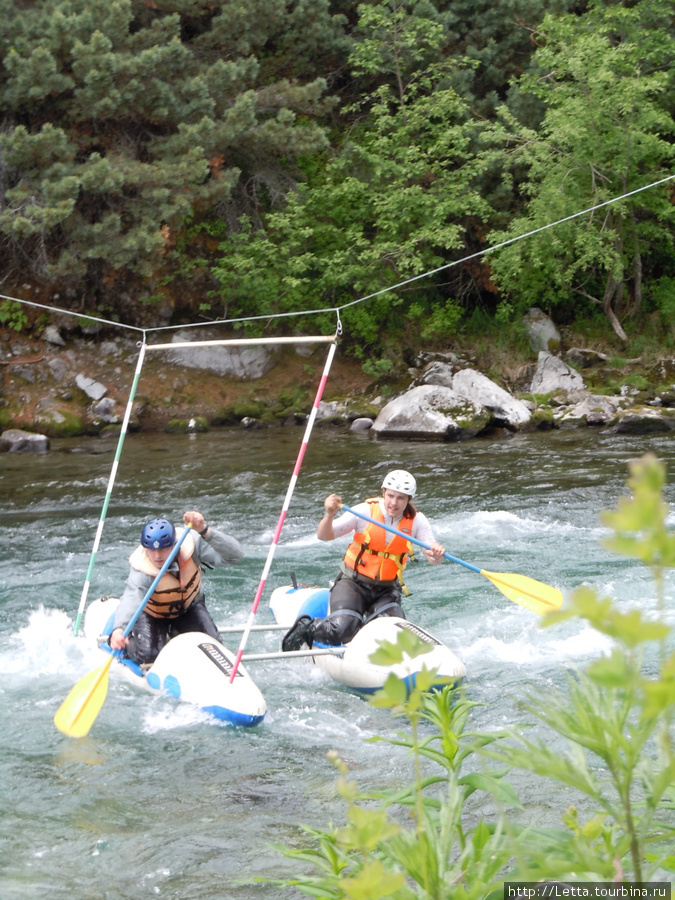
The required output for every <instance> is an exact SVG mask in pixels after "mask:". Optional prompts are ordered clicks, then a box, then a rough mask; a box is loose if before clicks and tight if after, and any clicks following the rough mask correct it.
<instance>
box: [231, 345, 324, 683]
mask: <svg viewBox="0 0 675 900" xmlns="http://www.w3.org/2000/svg"><path fill="white" fill-rule="evenodd" d="M336 346H337V345H336V344H335V343H332V344H331V346H330V350H329V351H328V357H327V359H326V365H325V366H324V369H323V375H322V376H321V381H320V382H319V387H318V388H317V392H316V397H315V398H314V405H313V406H312V411H311V413H310V415H309V418H308V420H307V427H306V428H305V434H304V437H303V439H302V444H301V445H300V450H299V452H298V458H297V459H296V461H295V468H294V469H293V475H292V476H291V480H290V483H289V485H288V490H287V491H286V497H285V498H284V504H283V507H282V509H281V513H280V515H279V521H278V522H277V527H276V530H275V532H274V537H273V538H272V543H271V544H270V549H269V552H268V554H267V559H266V560H265V565H264V567H263V572H262V575H261V577H260V584H259V585H258V590H257V591H256V593H255V599H254V600H253V606H252V607H251V612H250V613H249V616H248V620H247V622H246V627H245V628H244V633H243V634H242V636H241V643H240V644H239V650H238V651H237V656H236V659H235V661H234V665H233V666H232V674H231V675H230V684H232V682H233V681H234V679H235V676H236V674H237V669H238V668H239V663H240V662H241V657H242V656H243V653H244V648H245V647H246V642H247V641H248V636H249V634H250V632H251V626H252V625H253V619H254V618H255V614H256V612H257V610H258V604H259V603H260V598H261V597H262V592H263V591H264V590H265V582H266V581H267V575H268V574H269V570H270V567H271V565H272V560H273V559H274V553H275V550H276V547H277V544H278V543H279V536H280V535H281V529H282V528H283V526H284V522H285V520H286V513H287V512H288V507H289V506H290V503H291V497H292V496H293V491H294V489H295V485H296V482H297V480H298V474H299V472H300V467H301V466H302V461H303V459H304V457H305V451H306V450H307V444H308V442H309V436H310V434H311V433H312V428H313V426H314V421H315V419H316V414H317V411H318V409H319V403H320V401H321V396H322V394H323V390H324V387H325V386H326V381H327V379H328V373H329V371H330V367H331V365H332V362H333V357H334V356H335V348H336Z"/></svg>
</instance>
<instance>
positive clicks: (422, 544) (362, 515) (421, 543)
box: [341, 503, 483, 575]
mask: <svg viewBox="0 0 675 900" xmlns="http://www.w3.org/2000/svg"><path fill="white" fill-rule="evenodd" d="M341 507H342V509H344V510H346V511H347V512H350V513H352V514H353V515H355V516H358V517H359V519H365V520H366V522H371V523H372V524H373V525H378V526H379V527H380V528H384V530H385V531H390V532H391V533H392V534H397V535H398V536H399V537H402V538H405V539H406V541H410V543H411V544H417V546H418V547H423V548H424V549H425V550H431V546H430V545H429V544H425V542H424V541H420V540H419V539H418V538H414V537H412V535H409V534H405V533H404V532H403V531H399V530H398V529H397V528H392V526H391V525H385V524H384V522H378V521H377V519H371V518H370V516H367V515H366V514H365V513H360V512H357V511H356V510H355V509H352V508H351V506H347V504H346V503H342V504H341ZM443 558H444V559H448V560H450V562H454V563H459V565H460V566H464V567H465V568H466V569H471V571H472V572H476V573H477V574H478V575H482V574H483V570H482V569H479V568H478V566H472V565H471V563H468V562H464V560H463V559H457V557H456V556H451V555H450V554H449V553H444V554H443Z"/></svg>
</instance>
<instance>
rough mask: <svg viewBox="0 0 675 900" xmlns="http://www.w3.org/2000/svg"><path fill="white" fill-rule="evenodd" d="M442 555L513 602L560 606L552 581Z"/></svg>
mask: <svg viewBox="0 0 675 900" xmlns="http://www.w3.org/2000/svg"><path fill="white" fill-rule="evenodd" d="M341 507H342V509H344V510H346V511H347V512H350V513H353V515H355V516H358V517H359V519H365V520H366V521H367V522H371V523H372V524H373V525H378V526H379V527H380V528H384V530H385V531H390V532H391V533H392V534H397V535H398V536H399V537H402V538H405V540H406V541H410V543H411V544H417V545H418V546H419V547H423V548H424V549H425V550H431V547H430V546H429V544H425V543H424V541H420V540H417V538H414V537H411V536H410V535H409V534H404V533H403V532H402V531H398V530H397V529H396V528H392V527H391V526H390V525H385V524H384V522H378V521H377V520H376V519H371V518H370V516H367V515H365V514H364V513H360V512H357V511H356V510H355V509H352V508H351V507H350V506H347V505H346V504H344V503H342V504H341ZM443 557H444V559H448V560H450V562H454V563H459V565H460V566H464V568H465V569H471V571H472V572H477V573H478V574H479V575H484V576H485V578H487V579H488V580H489V581H491V582H492V583H493V584H494V586H495V587H496V588H498V590H500V591H501V592H502V594H504V596H505V597H508V598H509V600H513V602H514V603H519V604H520V605H521V606H524V607H526V608H527V609H530V610H532V612H536V613H539V615H540V616H543V615H546V613H547V612H551V611H552V610H554V609H558V608H559V607H560V606H561V605H562V601H563V596H562V593H561V592H560V591H559V590H558V588H554V587H551V585H550V584H543V583H542V582H541V581H535V579H534V578H528V577H527V575H515V574H512V573H508V572H506V573H505V572H486V571H485V569H479V568H478V566H472V565H471V563H468V562H464V560H462V559H457V557H456V556H451V555H450V554H449V553H444V554H443Z"/></svg>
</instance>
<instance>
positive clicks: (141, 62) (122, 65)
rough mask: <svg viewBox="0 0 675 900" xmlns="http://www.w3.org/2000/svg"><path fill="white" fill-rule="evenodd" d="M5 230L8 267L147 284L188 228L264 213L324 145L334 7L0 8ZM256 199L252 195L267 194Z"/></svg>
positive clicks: (105, 3) (135, 0)
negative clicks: (203, 219) (236, 208)
mask: <svg viewBox="0 0 675 900" xmlns="http://www.w3.org/2000/svg"><path fill="white" fill-rule="evenodd" d="M0 13H1V18H0V39H1V41H2V46H3V49H4V52H3V60H2V67H1V68H0V110H1V112H2V128H1V130H0V198H1V204H0V235H1V236H2V242H3V244H4V249H5V257H6V260H11V261H12V263H13V265H14V268H15V270H16V271H23V272H31V271H32V272H33V273H34V274H35V275H37V276H39V277H42V278H45V279H51V280H58V281H59V282H60V283H62V284H69V285H71V286H74V287H77V288H78V289H82V290H84V289H85V288H86V289H89V290H91V289H92V288H101V286H102V285H104V284H115V283H116V284H117V285H118V286H119V284H120V279H124V277H125V276H127V275H129V274H130V273H132V274H133V275H134V276H135V277H136V278H137V279H138V278H139V276H140V278H141V279H145V280H146V282H147V285H148V286H149V287H151V286H152V284H153V279H156V277H157V275H158V273H159V272H161V271H162V268H163V267H164V269H166V265H167V260H168V258H169V251H170V249H171V247H172V245H173V242H174V240H175V236H176V233H177V231H178V230H179V229H180V228H181V225H182V223H184V222H185V221H186V220H187V219H189V218H191V217H194V216H199V215H203V214H205V212H208V211H212V210H214V209H216V210H218V209H220V210H221V213H223V212H225V211H226V210H227V208H228V205H229V204H232V203H238V204H239V205H240V206H244V205H245V204H248V206H249V208H254V207H255V205H256V203H261V202H263V203H271V202H272V201H273V199H274V194H275V191H276V192H279V191H280V190H282V189H283V190H287V189H288V186H289V185H290V184H292V183H293V179H294V170H293V161H294V160H295V159H297V157H298V156H300V155H302V154H305V153H312V152H316V151H317V150H318V149H320V148H322V147H323V146H325V143H326V139H325V136H324V130H323V127H322V126H321V124H320V123H319V117H320V116H321V115H322V114H323V113H324V112H325V109H326V99H325V98H326V82H325V79H323V78H320V77H316V76H315V75H314V74H313V71H314V70H313V69H312V65H311V64H310V61H311V58H312V56H313V54H315V53H316V52H320V55H321V57H322V58H323V59H324V60H325V61H326V62H327V63H328V60H329V59H330V58H331V56H334V55H335V54H337V56H339V52H340V47H341V42H343V41H344V36H343V32H342V27H341V25H342V22H341V19H340V18H339V17H336V16H333V15H332V14H331V13H330V11H329V3H328V0H299V2H296V3H292V4H289V3H287V2H285V0H247V2H246V3H245V4H242V3H240V2H234V0H225V2H217V3H216V2H212V0H165V2H140V0H44V2H41V3H38V4H30V5H29V4H25V3H23V2H19V0H15V2H12V0H2V4H1V6H0ZM261 198H262V199H261Z"/></svg>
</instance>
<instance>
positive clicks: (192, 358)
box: [160, 331, 279, 381]
mask: <svg viewBox="0 0 675 900" xmlns="http://www.w3.org/2000/svg"><path fill="white" fill-rule="evenodd" d="M214 338H215V336H214V335H213V334H209V335H208V337H207V335H206V334H205V333H204V332H200V334H199V335H197V334H195V333H194V332H188V331H179V332H176V334H174V336H173V337H172V338H171V342H172V343H174V344H177V343H184V342H190V343H194V342H195V341H201V340H209V339H211V340H212V339H214ZM160 352H161V351H160ZM278 355H279V351H278V349H277V348H275V347H270V346H258V347H256V346H255V345H251V346H244V347H228V346H227V345H220V346H206V347H194V349H193V348H190V347H178V348H176V349H175V350H167V351H166V359H167V360H168V361H169V362H172V363H177V364H178V365H180V366H184V367H187V368H191V369H207V370H208V371H210V372H215V373H216V375H222V376H231V377H232V378H236V379H238V380H239V381H254V380H255V379H256V378H262V376H263V375H265V373H266V372H269V370H270V369H271V368H272V367H273V366H274V363H275V361H276V359H277V357H278Z"/></svg>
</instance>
